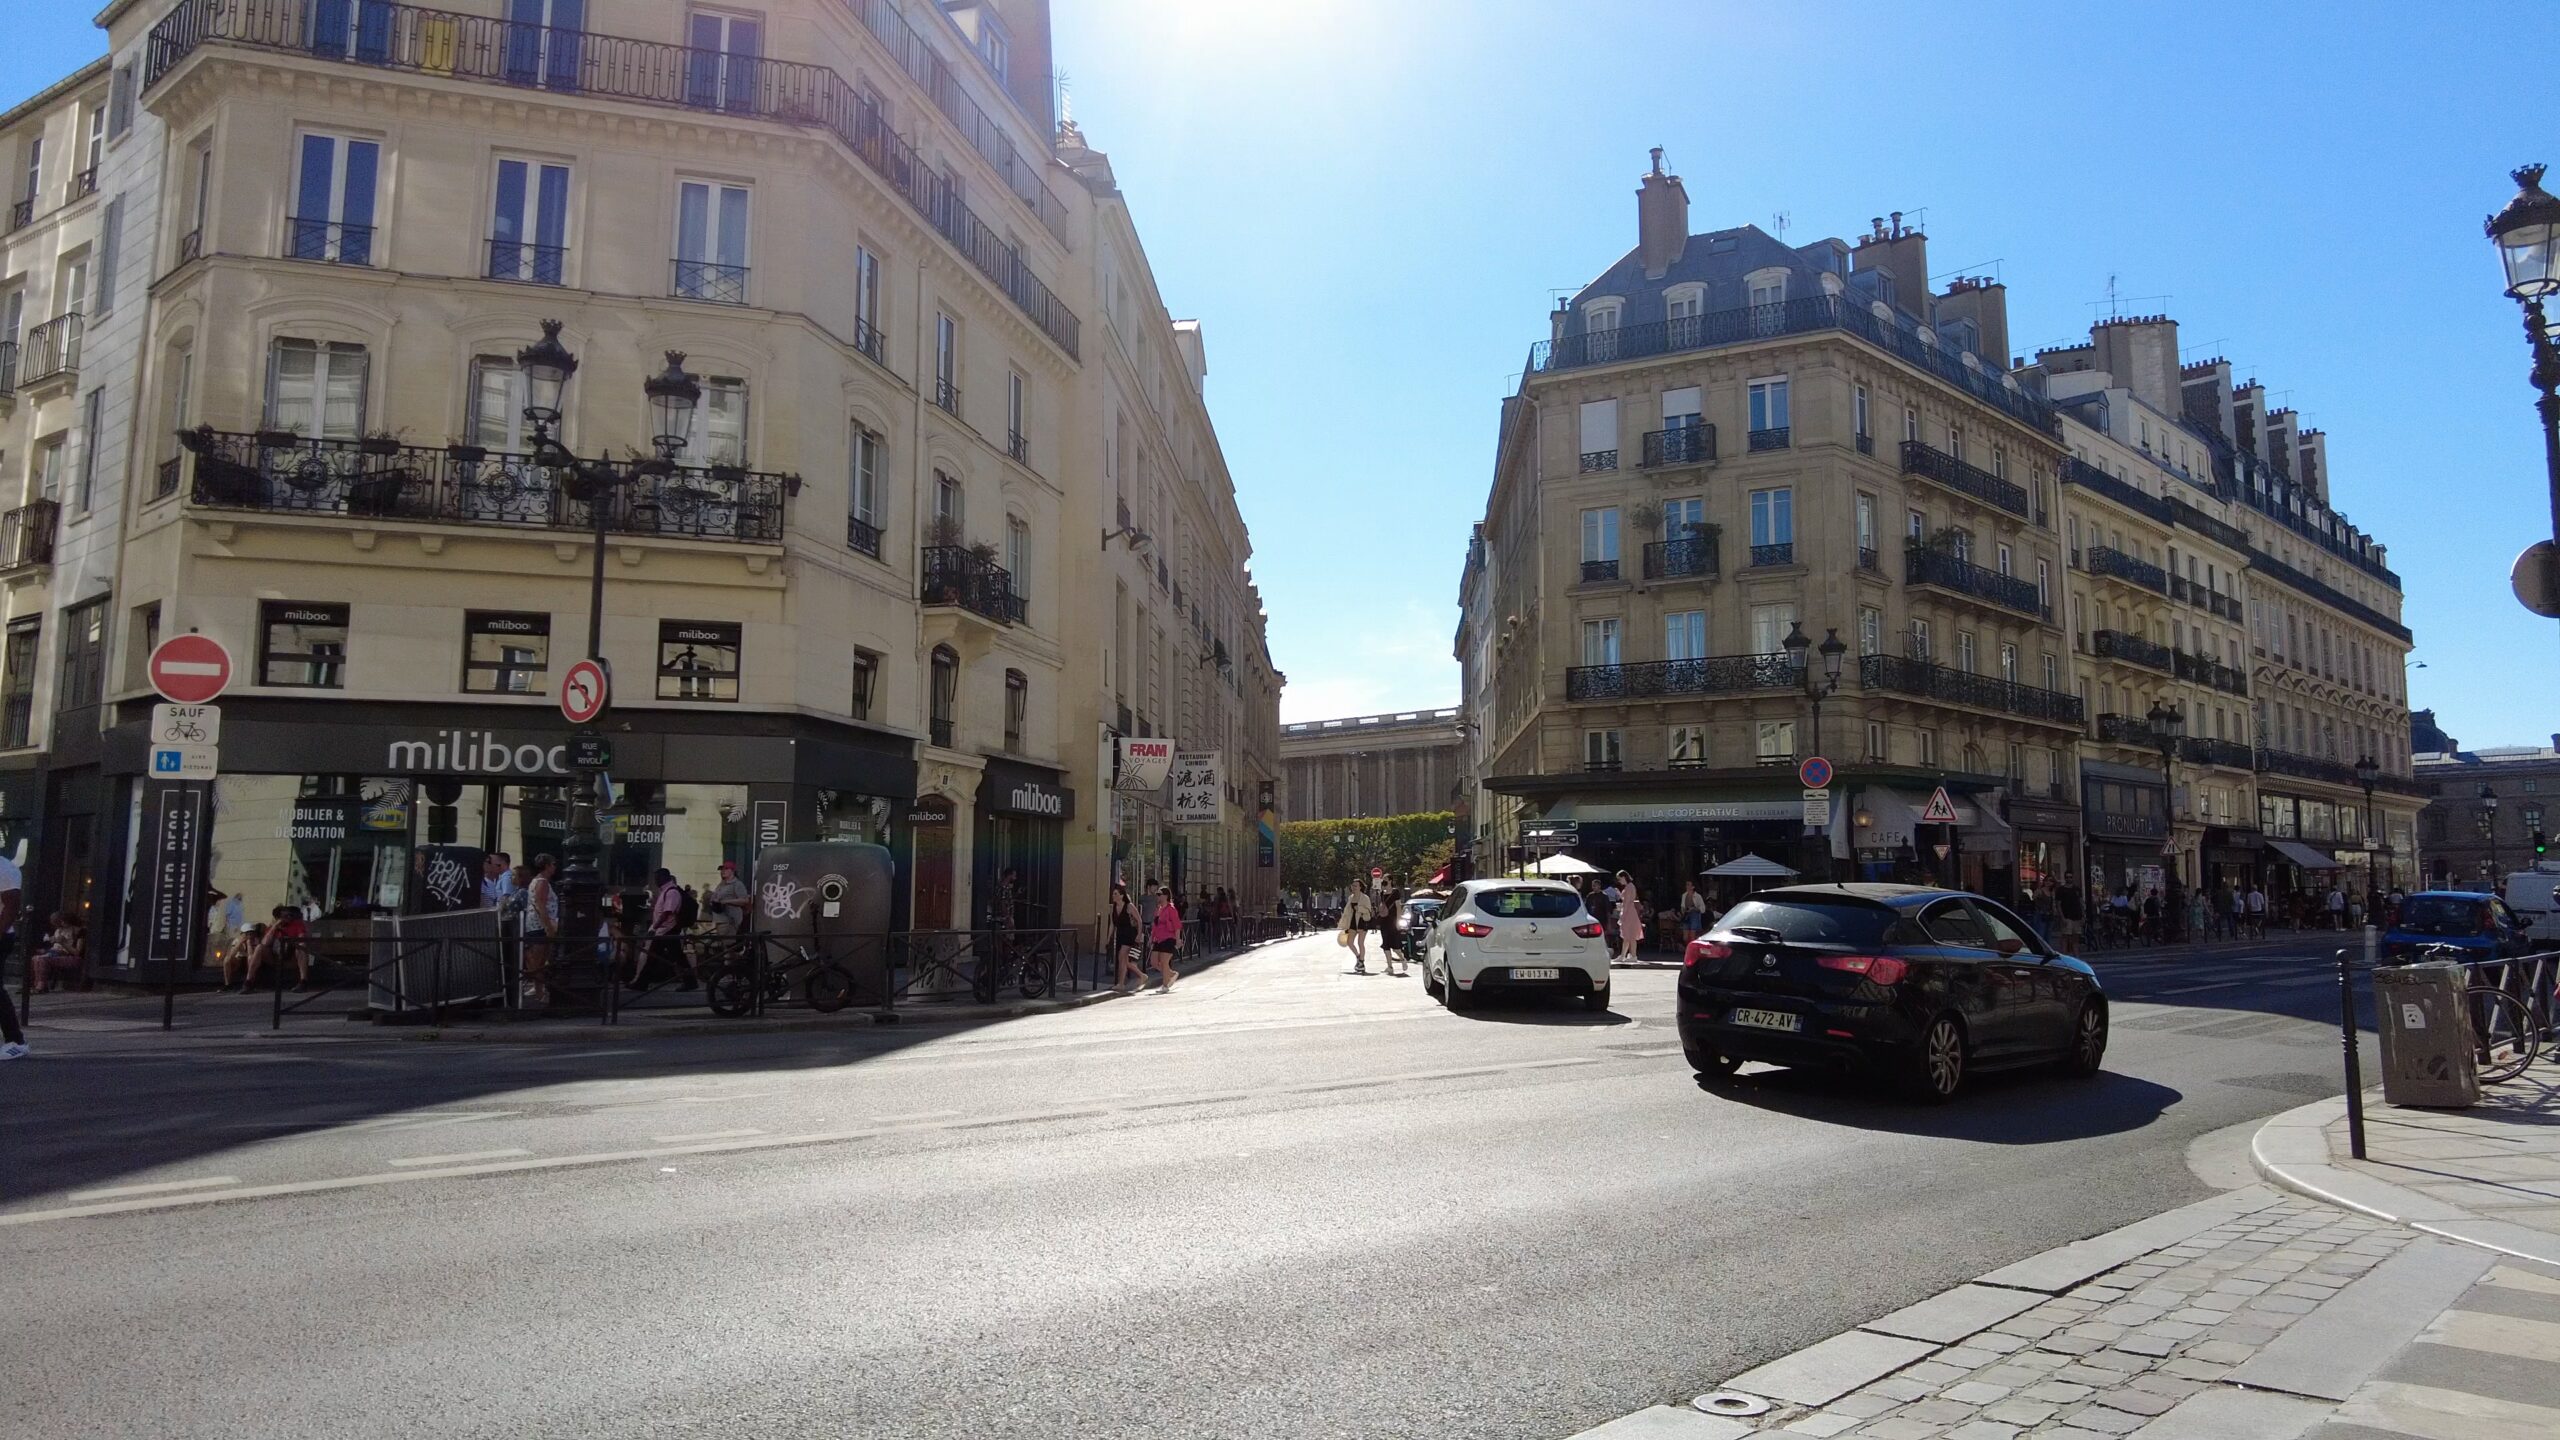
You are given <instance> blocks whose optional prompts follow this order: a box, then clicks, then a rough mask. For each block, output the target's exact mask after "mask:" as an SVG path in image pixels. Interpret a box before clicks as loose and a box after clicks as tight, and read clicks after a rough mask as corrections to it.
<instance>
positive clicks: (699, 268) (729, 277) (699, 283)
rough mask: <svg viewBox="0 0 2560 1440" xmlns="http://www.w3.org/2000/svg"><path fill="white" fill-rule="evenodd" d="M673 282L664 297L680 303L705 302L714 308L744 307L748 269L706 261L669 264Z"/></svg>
mask: <svg viewBox="0 0 2560 1440" xmlns="http://www.w3.org/2000/svg"><path fill="white" fill-rule="evenodd" d="M668 263H669V264H670V265H672V266H673V267H674V268H675V278H674V279H673V280H672V281H671V282H670V283H669V285H668V288H667V293H668V294H670V295H673V296H674V297H675V298H677V299H679V300H707V301H709V302H710V303H712V304H714V305H744V304H746V303H747V267H746V266H744V265H717V264H714V263H712V262H711V261H708V260H682V259H679V260H672V261H669V262H668Z"/></svg>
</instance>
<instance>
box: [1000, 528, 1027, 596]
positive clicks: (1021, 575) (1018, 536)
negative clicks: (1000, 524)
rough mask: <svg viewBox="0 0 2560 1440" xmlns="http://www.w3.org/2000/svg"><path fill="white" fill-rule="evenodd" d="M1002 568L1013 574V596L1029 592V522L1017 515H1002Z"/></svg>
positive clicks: (1024, 594)
mask: <svg viewBox="0 0 2560 1440" xmlns="http://www.w3.org/2000/svg"><path fill="white" fill-rule="evenodd" d="M1004 568H1005V570H1006V571H1007V572H1008V573H1010V574H1011V575H1012V576H1013V598H1014V600H1015V602H1016V605H1017V608H1019V602H1020V601H1021V600H1022V598H1023V597H1024V596H1027V595H1029V594H1030V593H1031V522H1030V521H1028V520H1025V519H1023V518H1022V517H1021V516H1019V515H1007V516H1006V517H1004Z"/></svg>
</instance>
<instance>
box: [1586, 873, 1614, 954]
mask: <svg viewBox="0 0 2560 1440" xmlns="http://www.w3.org/2000/svg"><path fill="white" fill-rule="evenodd" d="M1583 903H1584V904H1585V905H1587V906H1589V907H1590V910H1591V918H1592V919H1594V920H1597V921H1599V922H1600V936H1601V939H1602V940H1603V942H1605V943H1606V944H1607V945H1608V947H1609V958H1610V959H1612V960H1615V959H1617V958H1618V886H1617V882H1616V880H1615V879H1614V878H1611V879H1604V880H1603V882H1602V883H1601V884H1600V886H1599V887H1598V888H1597V889H1595V890H1593V891H1592V892H1591V894H1590V895H1589V896H1587V897H1585V899H1584V902H1583Z"/></svg>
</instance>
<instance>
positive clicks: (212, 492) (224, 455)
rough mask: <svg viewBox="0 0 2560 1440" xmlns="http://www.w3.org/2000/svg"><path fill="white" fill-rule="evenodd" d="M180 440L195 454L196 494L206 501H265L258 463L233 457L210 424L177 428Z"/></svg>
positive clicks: (229, 503)
mask: <svg viewBox="0 0 2560 1440" xmlns="http://www.w3.org/2000/svg"><path fill="white" fill-rule="evenodd" d="M178 444H179V445H180V446H181V447H183V448H184V449H186V451H187V452H188V453H189V454H192V455H194V456H195V457H196V487H195V498H196V500H197V501H198V502H199V503H202V504H206V505H257V504H261V503H263V502H264V501H265V498H266V479H265V477H264V476H262V475H260V474H259V473H258V467H256V466H255V465H247V464H243V463H241V462H240V461H239V460H237V459H234V458H233V457H232V455H231V454H230V453H228V452H227V451H226V450H225V449H224V447H223V445H222V441H221V437H220V436H218V435H217V434H216V433H215V432H214V428H213V427H212V426H211V425H198V426H197V427H195V428H194V429H192V430H181V431H179V432H178Z"/></svg>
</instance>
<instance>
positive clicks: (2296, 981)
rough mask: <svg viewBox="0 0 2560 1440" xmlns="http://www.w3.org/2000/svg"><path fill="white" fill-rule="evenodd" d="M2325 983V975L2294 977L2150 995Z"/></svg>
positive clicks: (2216, 985)
mask: <svg viewBox="0 0 2560 1440" xmlns="http://www.w3.org/2000/svg"><path fill="white" fill-rule="evenodd" d="M2327 983H2329V977H2328V976H2326V975H2295V976H2291V977H2288V978H2285V979H2276V980H2224V981H2222V982H2220V983H2218V984H2213V985H2187V986H2182V987H2181V988H2179V989H2176V990H2154V991H2152V992H2151V993H2152V994H2154V995H2201V994H2203V993H2204V992H2205V991H2207V990H2238V989H2241V988H2243V987H2245V986H2250V985H2255V986H2257V987H2259V988H2260V989H2263V990H2275V989H2281V988H2283V987H2286V986H2291V985H2325V984H2327Z"/></svg>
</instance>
